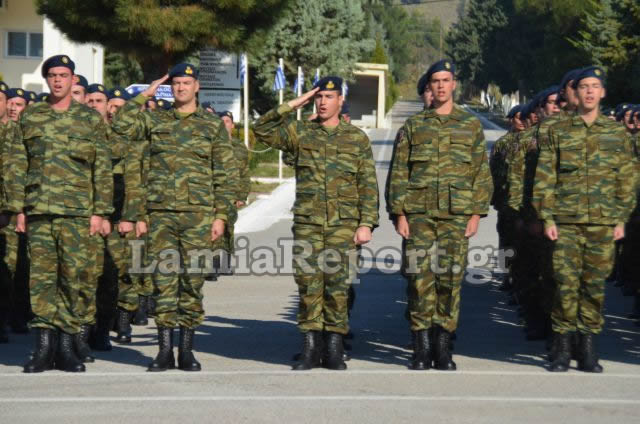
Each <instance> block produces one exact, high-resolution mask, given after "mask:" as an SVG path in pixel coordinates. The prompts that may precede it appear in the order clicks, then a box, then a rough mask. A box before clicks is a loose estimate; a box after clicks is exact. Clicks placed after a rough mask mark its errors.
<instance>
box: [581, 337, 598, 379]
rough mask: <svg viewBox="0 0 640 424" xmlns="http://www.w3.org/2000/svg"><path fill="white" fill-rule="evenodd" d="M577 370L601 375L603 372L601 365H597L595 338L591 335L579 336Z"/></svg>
mask: <svg viewBox="0 0 640 424" xmlns="http://www.w3.org/2000/svg"><path fill="white" fill-rule="evenodd" d="M578 369H579V370H581V371H585V372H593V373H601V372H602V371H603V369H602V365H600V364H599V363H598V352H597V346H596V336H595V335H593V334H581V335H580V355H579V359H578Z"/></svg>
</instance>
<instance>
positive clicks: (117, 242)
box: [107, 230, 138, 312]
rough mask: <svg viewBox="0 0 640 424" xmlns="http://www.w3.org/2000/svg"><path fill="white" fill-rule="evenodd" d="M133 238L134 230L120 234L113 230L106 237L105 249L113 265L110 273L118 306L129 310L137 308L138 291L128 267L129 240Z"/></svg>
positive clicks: (129, 254) (129, 265)
mask: <svg viewBox="0 0 640 424" xmlns="http://www.w3.org/2000/svg"><path fill="white" fill-rule="evenodd" d="M135 239H136V234H135V231H131V232H129V233H127V234H125V235H124V236H122V235H120V233H119V232H118V231H117V230H115V231H113V232H112V233H111V234H109V237H107V249H108V251H109V256H110V258H111V261H112V266H113V267H114V270H113V272H112V273H111V275H112V277H113V278H115V285H116V286H117V288H118V290H117V293H118V295H117V296H118V307H119V308H122V309H124V310H126V311H131V312H133V311H135V310H137V309H138V293H137V291H136V286H135V285H134V284H133V279H132V276H131V275H129V269H130V268H131V265H132V263H131V258H132V252H131V245H130V244H129V241H131V240H135Z"/></svg>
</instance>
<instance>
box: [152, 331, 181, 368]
mask: <svg viewBox="0 0 640 424" xmlns="http://www.w3.org/2000/svg"><path fill="white" fill-rule="evenodd" d="M158 346H159V348H160V350H159V352H158V355H157V356H156V359H154V360H153V361H152V362H151V364H149V368H148V369H147V371H166V370H172V369H174V368H175V367H176V358H175V356H174V355H173V328H167V327H158Z"/></svg>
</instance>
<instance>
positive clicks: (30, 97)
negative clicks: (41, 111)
mask: <svg viewBox="0 0 640 424" xmlns="http://www.w3.org/2000/svg"><path fill="white" fill-rule="evenodd" d="M27 95H28V96H29V101H30V102H35V101H36V100H38V97H37V96H36V93H34V92H33V91H27Z"/></svg>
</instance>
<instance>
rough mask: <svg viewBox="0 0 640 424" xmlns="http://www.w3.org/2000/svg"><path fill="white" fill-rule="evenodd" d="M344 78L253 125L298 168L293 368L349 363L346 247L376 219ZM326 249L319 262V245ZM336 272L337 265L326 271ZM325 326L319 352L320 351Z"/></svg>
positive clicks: (369, 162)
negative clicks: (307, 114) (299, 344)
mask: <svg viewBox="0 0 640 424" xmlns="http://www.w3.org/2000/svg"><path fill="white" fill-rule="evenodd" d="M341 87H342V79H341V78H338V77H335V76H329V77H325V78H323V79H321V80H320V81H318V82H317V83H316V84H315V86H314V89H313V90H311V91H309V92H307V93H306V94H304V95H302V96H301V97H298V98H297V99H294V100H292V101H290V102H288V103H285V104H283V105H281V106H279V107H278V108H277V109H273V110H271V111H269V112H267V113H266V114H264V115H263V116H262V117H261V118H260V119H259V120H258V121H257V122H256V124H255V134H256V137H257V139H258V140H259V141H261V142H262V143H265V144H266V145H268V146H271V147H274V148H276V149H279V150H282V151H283V152H285V153H288V154H289V155H290V157H291V158H292V161H293V164H294V166H295V170H296V200H295V204H294V207H293V215H294V218H293V221H294V224H293V234H294V238H295V240H296V244H295V246H294V252H293V253H294V258H295V257H299V255H301V254H303V252H302V250H306V251H305V252H304V255H308V256H305V257H304V259H302V260H300V261H298V260H294V269H295V280H296V284H297V285H298V292H299V296H300V300H299V304H298V328H299V329H300V331H301V332H302V333H303V348H302V354H301V355H300V362H299V363H298V364H296V365H295V366H294V370H307V369H310V368H313V367H317V366H319V365H320V364H321V362H322V363H323V364H324V366H325V367H327V368H329V369H333V370H344V369H346V368H347V366H346V364H345V363H344V360H343V337H344V336H345V335H346V334H347V333H348V332H349V318H348V312H347V298H348V294H347V293H348V290H349V285H350V283H351V279H352V278H353V275H351V273H350V272H349V257H348V253H349V252H350V251H352V250H355V249H356V248H357V246H359V245H362V244H365V243H368V242H369V241H370V240H371V234H372V230H373V228H375V227H376V226H377V225H378V184H377V180H376V172H375V166H374V162H373V153H372V152H371V144H370V142H369V138H368V137H367V136H366V135H365V134H364V133H363V132H362V131H361V130H359V129H358V128H356V127H355V126H353V125H351V124H347V123H346V122H345V121H343V120H341V119H340V109H341V107H342V103H343V101H344V99H343V97H342V95H341V94H340V91H341ZM312 99H313V100H315V104H316V109H317V111H318V116H317V118H316V119H314V120H312V121H307V120H301V121H297V120H295V114H294V113H293V111H294V110H296V109H299V108H301V107H303V106H304V105H306V104H307V103H309V102H310V101H311V100H312ZM329 249H331V250H333V251H335V252H338V255H328V254H327V255H326V257H325V258H324V259H325V261H324V262H325V264H324V265H325V266H324V267H323V264H322V263H321V262H323V261H322V259H323V258H322V257H320V258H319V256H324V255H323V252H326V251H327V250H329ZM329 269H330V271H337V272H329ZM323 333H324V345H325V348H324V354H323V340H322V337H323Z"/></svg>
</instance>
